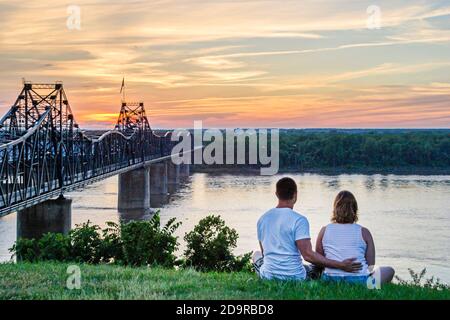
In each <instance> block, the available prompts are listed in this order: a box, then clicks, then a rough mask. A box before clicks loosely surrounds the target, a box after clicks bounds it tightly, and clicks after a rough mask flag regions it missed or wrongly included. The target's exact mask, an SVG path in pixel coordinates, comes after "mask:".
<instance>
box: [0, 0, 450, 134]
mask: <svg viewBox="0 0 450 320" xmlns="http://www.w3.org/2000/svg"><path fill="white" fill-rule="evenodd" d="M70 5H77V6H79V8H80V9H81V30H73V29H72V30H71V29H69V28H68V27H67V19H68V17H69V13H68V6H70ZM371 5H377V6H379V8H380V9H381V28H379V29H369V28H367V19H368V17H369V15H370V14H368V13H367V8H368V7H369V6H371ZM122 77H125V81H126V94H127V98H128V100H132V101H140V100H142V101H144V102H145V105H146V109H147V113H148V114H149V115H150V121H151V124H152V126H154V127H166V128H167V127H170V128H172V127H192V126H193V121H194V120H203V123H204V126H206V127H299V128H310V127H346V128H362V127H389V128H396V127H403V128H404V127H411V128H419V127H441V128H449V127H450V0H449V1H425V0H384V1H361V0H358V1H357V0H353V1H346V0H334V1H331V0H311V1H303V0H295V1H291V0H276V1H275V0H273V1H272V0H176V1H166V0H153V1H151V0H150V1H139V0H136V1H133V0H131V1H118V0H115V1H114V0H113V1H106V0H71V1H48V0H39V1H31V0H24V1H4V0H0V113H1V114H2V115H3V114H4V113H5V112H6V110H7V109H8V108H9V106H10V105H11V104H12V103H13V102H14V100H15V98H16V96H17V94H18V93H19V91H20V88H21V85H22V78H26V80H30V81H34V82H54V81H56V80H61V81H63V82H64V85H65V90H66V93H67V94H68V96H69V101H70V103H71V106H72V109H73V111H74V113H75V117H76V120H77V122H78V123H79V124H80V125H81V127H83V128H109V127H111V126H112V125H113V123H114V121H115V120H116V117H117V114H118V111H119V109H120V94H119V90H120V85H121V82H122Z"/></svg>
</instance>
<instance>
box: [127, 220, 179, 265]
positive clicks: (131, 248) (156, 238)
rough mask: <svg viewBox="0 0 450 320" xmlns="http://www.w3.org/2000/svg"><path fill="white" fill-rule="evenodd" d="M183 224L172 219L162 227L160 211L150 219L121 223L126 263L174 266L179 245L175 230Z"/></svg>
mask: <svg viewBox="0 0 450 320" xmlns="http://www.w3.org/2000/svg"><path fill="white" fill-rule="evenodd" d="M180 225H181V223H180V222H175V218H173V219H170V220H169V221H168V222H167V224H166V225H165V226H164V227H163V228H161V223H160V217H159V213H156V214H155V215H154V216H153V217H152V219H151V220H150V221H131V222H129V223H126V224H122V225H121V239H122V245H123V253H124V263H125V264H129V265H133V266H141V265H160V266H164V267H173V266H174V265H175V262H176V256H175V255H174V252H175V250H176V249H177V247H178V242H177V239H178V237H176V236H174V233H175V230H176V229H177V228H178V227H179V226H180Z"/></svg>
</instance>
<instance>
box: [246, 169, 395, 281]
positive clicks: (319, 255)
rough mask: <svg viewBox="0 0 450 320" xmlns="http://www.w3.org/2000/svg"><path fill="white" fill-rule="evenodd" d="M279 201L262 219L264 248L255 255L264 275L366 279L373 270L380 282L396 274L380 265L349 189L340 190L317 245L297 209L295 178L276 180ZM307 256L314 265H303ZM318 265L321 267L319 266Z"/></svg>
mask: <svg viewBox="0 0 450 320" xmlns="http://www.w3.org/2000/svg"><path fill="white" fill-rule="evenodd" d="M276 196H277V198H278V205H277V207H276V208H274V209H271V210H269V211H268V212H266V213H265V214H264V215H263V216H262V217H261V218H260V219H259V221H258V240H259V244H260V246H261V252H259V251H257V252H255V253H254V255H253V262H254V266H255V270H256V271H257V272H258V274H259V275H260V277H261V278H262V279H268V280H270V279H280V280H305V279H316V278H319V277H320V276H321V273H322V268H325V270H324V272H323V275H322V279H324V280H329V281H346V282H352V283H361V284H366V283H367V280H368V278H369V276H370V275H371V274H372V273H375V272H376V273H377V274H378V280H379V284H380V285H381V284H383V283H387V282H390V281H391V280H392V278H393V277H394V269H392V268H391V267H380V268H378V269H373V268H374V266H375V246H374V242H373V239H372V235H371V234H370V232H369V230H367V229H366V228H364V227H362V226H360V225H359V224H356V221H357V220H358V205H357V203H356V199H355V197H354V196H353V194H351V193H350V192H348V191H342V192H340V193H339V194H338V195H337V197H336V199H335V201H334V209H333V216H332V218H331V221H332V223H331V224H329V225H327V226H326V227H323V228H322V230H320V233H319V235H318V237H317V243H316V250H315V251H314V250H313V249H312V245H311V237H310V234H309V223H308V220H307V219H306V217H304V216H302V215H301V214H299V213H297V212H295V211H294V210H293V208H294V204H295V203H296V201H297V185H296V183H295V181H294V180H292V179H291V178H283V179H281V180H279V181H278V182H277V186H276ZM302 258H303V259H305V260H306V261H308V262H309V263H311V264H312V266H311V265H303V263H302ZM318 270H319V271H318Z"/></svg>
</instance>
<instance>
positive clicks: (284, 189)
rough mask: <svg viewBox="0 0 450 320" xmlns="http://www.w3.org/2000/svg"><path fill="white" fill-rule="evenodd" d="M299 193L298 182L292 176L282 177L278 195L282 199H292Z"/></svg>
mask: <svg viewBox="0 0 450 320" xmlns="http://www.w3.org/2000/svg"><path fill="white" fill-rule="evenodd" d="M296 193H297V184H296V183H295V181H294V180H293V179H291V178H287V177H286V178H281V179H280V180H278V182H277V196H278V199H280V200H291V199H293V198H294V195H295V194H296Z"/></svg>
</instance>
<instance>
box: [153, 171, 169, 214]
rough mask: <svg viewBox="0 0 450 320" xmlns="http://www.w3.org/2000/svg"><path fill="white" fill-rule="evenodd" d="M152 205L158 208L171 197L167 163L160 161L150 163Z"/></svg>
mask: <svg viewBox="0 0 450 320" xmlns="http://www.w3.org/2000/svg"><path fill="white" fill-rule="evenodd" d="M149 180H150V205H151V207H152V208H158V207H160V206H161V205H162V204H165V203H167V201H168V199H169V193H168V189H167V187H168V179H167V163H166V162H158V163H153V164H151V165H150V179H149Z"/></svg>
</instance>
